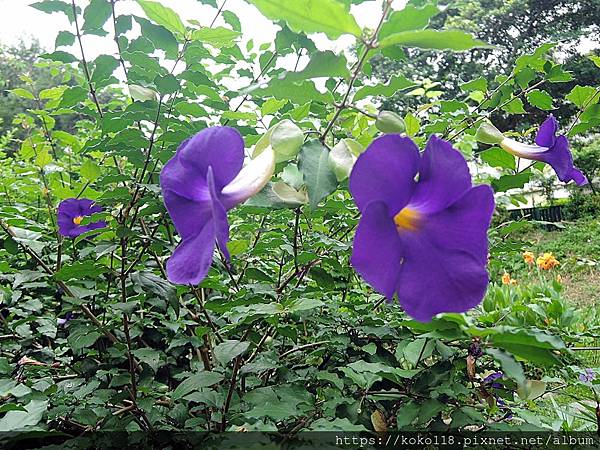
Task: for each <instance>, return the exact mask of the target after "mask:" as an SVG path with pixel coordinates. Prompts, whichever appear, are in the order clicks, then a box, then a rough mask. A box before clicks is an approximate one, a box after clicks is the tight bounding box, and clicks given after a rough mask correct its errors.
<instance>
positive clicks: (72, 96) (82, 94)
mask: <svg viewBox="0 0 600 450" xmlns="http://www.w3.org/2000/svg"><path fill="white" fill-rule="evenodd" d="M87 98H88V91H87V89H84V88H82V87H81V86H74V87H72V88H67V89H65V91H64V92H63V94H62V98H61V100H60V103H59V105H58V106H59V107H60V108H70V107H71V106H75V105H76V104H78V103H80V102H83V101H85V100H86V99H87Z"/></svg>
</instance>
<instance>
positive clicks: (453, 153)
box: [349, 135, 494, 321]
mask: <svg viewBox="0 0 600 450" xmlns="http://www.w3.org/2000/svg"><path fill="white" fill-rule="evenodd" d="M417 173H418V180H415V178H416V176H417ZM349 186H350V191H351V192H352V195H353V197H354V201H355V202H356V205H357V206H358V209H359V210H360V212H361V213H362V217H361V219H360V223H359V225H358V228H357V230H356V235H355V237H354V249H353V253H352V258H351V262H352V265H353V266H354V267H355V269H356V270H357V271H358V272H359V273H360V274H361V275H362V277H363V278H364V279H365V280H366V281H367V282H368V283H370V284H371V285H372V286H373V287H374V288H375V289H376V290H377V291H379V292H381V293H382V294H383V295H385V296H386V297H387V298H388V300H390V301H391V300H392V299H393V297H394V294H397V296H398V300H399V302H400V304H401V305H402V306H403V307H404V309H405V311H406V312H407V313H408V314H409V315H410V316H412V317H414V318H415V319H417V320H420V321H429V320H431V318H432V317H433V316H434V315H436V314H438V313H441V312H464V311H467V310H468V309H470V308H472V307H474V306H476V305H477V304H479V302H480V301H481V299H482V298H483V296H484V294H485V291H486V289H487V285H488V273H487V271H486V264H487V256H488V241H487V229H488V227H489V224H490V220H491V217H492V212H493V210H494V197H493V192H492V189H491V188H490V187H489V186H486V185H483V186H477V187H473V186H472V185H471V175H470V174H469V169H468V167H467V163H466V161H465V159H464V158H463V156H462V155H461V154H460V153H459V152H458V151H457V150H455V149H454V148H452V146H451V145H450V143H449V142H446V141H444V140H442V139H439V138H437V137H435V136H432V137H431V139H430V140H429V142H428V143H427V147H426V148H425V151H424V153H423V155H420V154H419V149H418V148H417V146H416V145H415V144H414V143H413V141H412V140H411V139H409V138H403V137H400V136H399V135H386V136H383V137H380V138H378V139H376V140H375V141H373V143H372V144H371V145H370V146H369V147H368V148H367V150H366V151H365V152H364V153H362V154H361V155H360V156H359V158H358V160H357V161H356V164H355V166H354V169H353V171H352V173H351V175H350V183H349Z"/></svg>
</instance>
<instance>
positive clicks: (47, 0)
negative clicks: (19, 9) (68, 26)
mask: <svg viewBox="0 0 600 450" xmlns="http://www.w3.org/2000/svg"><path fill="white" fill-rule="evenodd" d="M30 6H31V7H32V8H35V9H37V10H39V11H43V12H45V13H47V14H52V13H55V12H62V13H65V14H66V15H67V17H68V18H69V21H70V22H71V23H72V22H73V20H74V16H73V6H72V5H71V4H70V2H65V1H62V0H44V1H41V2H37V3H32V4H31V5H30ZM77 10H78V12H79V7H77Z"/></svg>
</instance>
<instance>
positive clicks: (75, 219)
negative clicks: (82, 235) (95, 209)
mask: <svg viewBox="0 0 600 450" xmlns="http://www.w3.org/2000/svg"><path fill="white" fill-rule="evenodd" d="M82 220H83V216H77V217H74V218H73V223H74V224H75V225H81V221H82Z"/></svg>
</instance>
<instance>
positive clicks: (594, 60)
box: [588, 55, 600, 67]
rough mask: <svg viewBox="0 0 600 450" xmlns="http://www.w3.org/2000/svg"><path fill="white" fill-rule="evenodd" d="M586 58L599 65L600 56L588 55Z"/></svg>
mask: <svg viewBox="0 0 600 450" xmlns="http://www.w3.org/2000/svg"><path fill="white" fill-rule="evenodd" d="M588 58H589V59H590V61H592V62H593V63H594V64H595V65H596V67H600V56H596V55H590V56H588Z"/></svg>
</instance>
